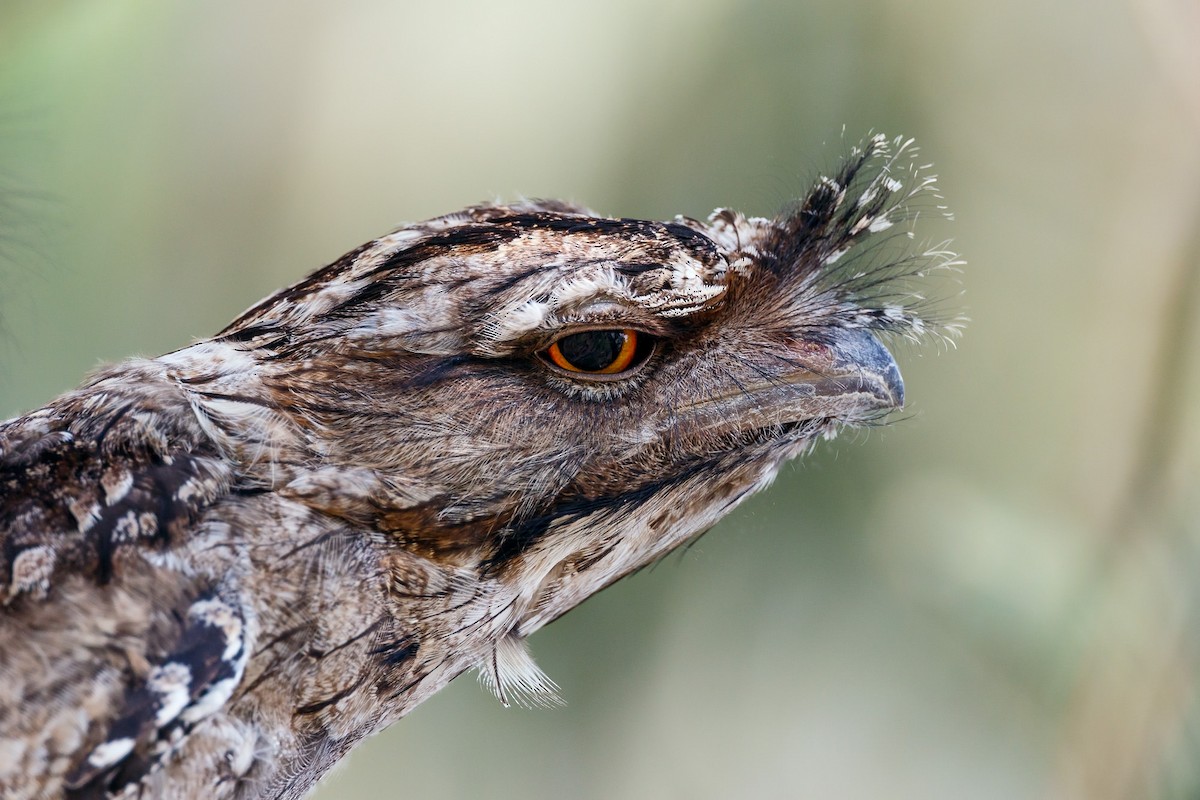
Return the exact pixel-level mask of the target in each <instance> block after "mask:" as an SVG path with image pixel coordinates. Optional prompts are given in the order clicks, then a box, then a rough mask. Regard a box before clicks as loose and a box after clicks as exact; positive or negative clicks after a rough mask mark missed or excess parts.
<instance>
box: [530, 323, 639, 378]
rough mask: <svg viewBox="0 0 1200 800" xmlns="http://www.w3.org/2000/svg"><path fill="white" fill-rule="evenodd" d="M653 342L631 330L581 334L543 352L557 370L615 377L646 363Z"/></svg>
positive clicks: (566, 338) (573, 334)
mask: <svg viewBox="0 0 1200 800" xmlns="http://www.w3.org/2000/svg"><path fill="white" fill-rule="evenodd" d="M652 349H653V339H652V337H650V336H647V335H646V334H644V333H639V332H638V331H635V330H633V329H632V328H619V329H612V330H594V331H580V332H579V333H572V334H569V335H567V336H564V337H562V338H561V339H559V340H558V341H556V342H555V343H554V344H552V345H550V347H548V348H546V350H544V351H543V352H542V356H543V357H544V358H546V359H547V360H548V361H550V363H552V364H554V365H555V366H556V367H559V368H561V369H565V370H566V371H568V372H577V373H581V374H583V375H617V374H619V373H622V372H625V371H626V370H628V369H630V368H632V367H635V366H637V365H638V364H640V363H641V362H643V361H645V360H646V358H647V357H648V356H649V355H650V351H651V350H652Z"/></svg>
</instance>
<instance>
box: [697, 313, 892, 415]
mask: <svg viewBox="0 0 1200 800" xmlns="http://www.w3.org/2000/svg"><path fill="white" fill-rule="evenodd" d="M782 360H783V361H784V362H785V363H786V368H785V369H783V370H782V371H781V372H780V373H777V374H775V375H767V374H765V373H764V372H763V371H762V369H761V367H760V368H759V369H756V370H753V371H747V372H744V373H742V377H741V378H740V379H739V380H737V381H735V384H736V385H733V386H730V387H728V388H727V389H726V390H725V391H722V392H719V393H715V394H713V395H710V396H708V397H705V398H703V399H700V400H697V401H694V402H691V403H688V404H687V405H685V406H682V407H678V408H676V409H675V410H674V413H675V414H678V415H680V416H685V417H690V418H691V419H692V420H694V421H695V422H696V423H697V424H699V425H700V426H702V427H704V428H710V427H712V428H717V427H730V422H731V421H732V420H736V422H734V423H733V427H735V428H737V429H740V430H750V429H759V428H768V427H771V426H778V425H786V424H790V423H796V422H801V421H805V420H818V419H821V420H830V421H838V422H846V423H855V422H863V421H865V420H869V419H875V418H878V417H880V416H882V415H883V414H886V413H887V412H889V411H892V410H895V409H898V408H902V407H903V406H904V380H903V379H902V378H901V377H900V368H899V367H897V366H896V360H895V359H894V358H892V354H891V353H889V352H888V350H887V348H885V347H884V346H883V345H882V344H881V343H880V342H879V340H878V339H876V338H875V337H874V336H873V335H872V334H871V333H870V332H868V331H864V330H857V329H847V328H834V329H830V330H825V331H822V333H821V335H820V337H819V338H811V339H809V338H800V337H798V338H797V339H796V340H794V341H792V342H791V343H790V344H789V345H788V346H787V349H786V351H785V353H784V358H783V359H782ZM733 369H734V370H736V366H734V367H733ZM764 378H765V379H764Z"/></svg>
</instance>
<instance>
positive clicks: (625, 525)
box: [0, 137, 951, 800]
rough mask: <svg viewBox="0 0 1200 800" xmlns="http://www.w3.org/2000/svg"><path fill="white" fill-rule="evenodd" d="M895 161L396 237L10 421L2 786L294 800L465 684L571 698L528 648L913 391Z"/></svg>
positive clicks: (906, 191)
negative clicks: (770, 214)
mask: <svg viewBox="0 0 1200 800" xmlns="http://www.w3.org/2000/svg"><path fill="white" fill-rule="evenodd" d="M906 147H907V143H904V142H900V141H899V140H897V141H895V142H888V141H886V140H884V139H883V138H882V137H876V138H874V139H872V140H871V141H870V142H869V143H868V145H867V146H866V147H865V148H863V149H862V150H859V151H855V153H853V154H852V156H851V157H850V158H849V159H848V160H847V162H846V164H845V165H844V166H843V168H842V170H841V171H840V173H839V174H838V175H836V176H834V177H832V178H825V179H821V180H820V181H819V182H817V183H816V184H815V185H814V187H813V189H812V191H811V192H810V194H809V195H808V196H807V197H806V198H805V199H804V200H803V201H802V202H801V203H799V204H798V205H797V206H796V207H794V208H792V209H789V210H788V211H786V212H785V213H783V214H781V215H780V216H779V217H777V218H775V219H772V220H767V219H746V218H744V217H742V216H740V215H738V214H735V213H733V212H729V211H717V212H714V214H713V216H712V217H711V218H710V219H709V221H708V222H697V221H694V220H688V219H678V220H676V221H674V222H670V223H657V222H646V221H640V220H622V219H609V218H605V217H599V216H596V215H594V214H592V213H591V212H588V211H586V210H584V209H580V208H576V207H574V206H569V205H565V204H561V203H525V204H520V205H515V206H488V207H478V208H471V209H468V210H466V211H463V212H460V213H457V214H453V215H449V216H446V217H441V218H438V219H434V220H431V221H428V222H425V223H421V224H417V225H412V226H409V227H406V228H402V229H400V230H398V231H396V232H394V233H392V234H389V235H387V236H384V237H382V238H380V239H378V240H375V241H373V242H370V243H368V244H366V245H364V246H363V247H360V248H358V249H357V250H355V251H353V252H351V253H349V254H348V255H346V256H345V257H343V258H342V259H341V260H339V261H337V262H336V263H334V264H332V265H330V266H328V267H326V268H324V269H321V270H319V271H317V272H316V273H314V274H313V275H311V276H310V277H308V278H306V279H305V280H303V281H301V282H299V283H297V284H296V285H294V286H292V287H290V288H288V289H285V290H283V291H281V292H279V293H278V294H276V295H274V296H272V297H269V298H267V299H266V300H264V301H263V302H261V303H260V304H258V305H257V306H255V307H254V308H252V309H250V310H249V311H248V312H246V314H244V315H243V316H242V317H241V318H239V319H238V320H236V321H235V322H234V323H233V324H231V325H230V326H229V327H228V328H226V329H225V330H224V331H222V332H221V333H220V334H218V335H217V336H215V337H213V338H211V339H207V340H204V341H201V342H198V343H196V344H194V345H192V346H190V347H186V348H184V349H182V350H178V351H176V352H174V353H170V354H168V355H165V356H163V357H161V358H158V359H153V360H138V361H129V362H126V363H123V364H119V365H117V366H114V367H110V368H107V369H105V370H102V371H101V372H99V373H97V374H96V375H94V376H92V378H91V379H90V380H88V382H87V383H85V384H84V385H83V386H82V387H80V388H79V389H77V390H75V391H73V392H71V393H69V394H66V395H64V396H62V397H60V398H58V399H57V400H55V401H54V402H52V403H51V404H50V405H48V406H46V407H45V408H42V409H39V410H37V411H34V412H32V413H30V414H28V415H26V416H23V417H19V418H17V419H13V420H9V421H8V422H5V423H3V424H2V425H0V602H2V603H3V605H2V606H0V642H3V646H2V647H0V795H3V797H5V798H13V799H14V800H15V799H16V798H42V797H47V798H48V797H60V796H68V797H105V796H118V797H133V796H155V797H157V796H162V797H176V798H201V797H202V798H205V799H206V800H217V798H226V797H237V798H258V797H263V798H266V797H271V798H274V797H283V798H295V797H300V796H302V795H304V794H305V793H306V792H307V791H308V790H309V788H310V787H311V786H312V785H313V783H314V782H315V781H316V780H317V779H318V778H319V777H320V776H321V775H322V774H323V773H324V772H325V771H326V770H327V769H328V768H329V767H330V766H332V765H333V764H334V763H335V762H336V761H337V760H338V758H340V757H341V756H342V755H344V754H345V753H346V752H347V751H348V750H350V748H352V747H353V746H354V745H355V744H356V743H357V742H359V741H360V740H361V739H363V738H364V737H365V736H368V735H370V734H372V733H375V732H377V731H379V730H381V729H382V728H384V727H385V726H387V725H389V724H391V723H392V722H394V721H395V720H397V719H399V718H400V717H401V716H403V715H404V714H405V713H406V712H408V711H409V710H410V709H412V708H413V707H414V706H416V705H417V704H418V703H420V702H421V701H422V700H424V699H425V698H427V697H428V696H429V695H431V694H432V693H434V692H436V691H437V690H438V689H439V688H441V687H442V686H444V685H445V684H446V683H447V682H448V681H450V680H451V679H452V678H454V677H455V676H456V675H458V674H460V673H462V672H463V671H464V670H467V669H470V668H472V667H476V668H479V669H480V670H481V672H482V673H483V674H484V675H485V677H486V681H487V682H488V683H489V684H491V685H492V686H493V688H494V689H495V690H496V691H497V693H498V694H499V695H500V696H501V698H502V699H505V700H506V701H507V699H509V698H513V699H522V698H525V699H527V700H529V701H532V702H544V701H548V700H552V698H553V696H554V695H553V686H552V684H551V683H550V682H549V681H548V679H546V678H545V676H543V675H542V674H541V673H540V671H538V670H537V668H536V667H535V666H534V665H533V664H532V662H531V661H530V660H529V658H528V656H527V655H526V653H525V650H524V641H525V639H526V637H528V636H529V635H530V634H531V633H533V632H534V631H536V630H537V629H538V628H540V627H542V626H543V625H545V624H546V623H548V622H550V621H552V620H554V619H555V618H557V617H558V616H560V615H562V614H563V613H565V612H566V611H568V610H570V609H571V608H573V607H574V606H575V605H577V604H578V603H579V602H581V601H582V600H583V599H585V598H586V597H588V596H589V595H591V594H593V593H594V592H596V591H598V590H599V589H601V588H603V587H604V586H606V585H608V584H610V583H612V582H613V581H615V580H617V579H618V578H620V577H622V576H623V575H626V574H628V573H629V572H631V571H633V570H636V569H637V568H639V567H640V566H643V565H645V564H646V563H648V562H649V561H651V560H653V559H654V558H656V557H658V556H660V555H662V554H663V553H665V552H667V551H669V550H670V549H672V548H673V547H675V546H677V545H678V544H680V543H681V542H684V541H686V540H688V539H689V538H691V537H694V536H696V535H697V534H699V533H701V532H703V531H704V530H706V529H708V528H709V527H711V526H712V525H713V524H714V523H715V522H716V521H717V520H718V519H720V518H721V517H722V516H723V515H725V514H726V513H728V511H729V510H731V509H732V508H733V507H734V506H735V505H736V504H737V503H738V502H739V501H741V500H742V499H743V498H744V497H746V496H747V495H748V494H750V493H752V492H754V491H756V490H758V489H761V488H763V487H764V486H766V485H767V484H768V483H769V482H770V480H771V479H772V477H773V476H774V474H775V472H776V470H777V469H778V467H779V466H780V465H781V464H782V463H783V462H785V461H786V460H787V459H789V458H792V457H794V456H796V455H798V454H800V453H802V452H804V451H805V450H806V449H807V448H808V447H809V446H810V445H811V443H812V442H813V441H814V440H816V439H817V438H819V437H829V436H832V435H833V434H834V433H835V432H836V431H837V430H838V429H839V427H840V426H843V425H854V424H861V423H864V422H870V421H874V420H877V419H879V418H880V417H881V416H882V415H884V414H886V413H887V412H888V411H890V410H891V409H894V408H897V407H899V406H900V405H901V404H902V402H903V389H902V384H901V381H900V375H899V372H898V371H897V369H896V366H895V363H894V362H893V360H892V358H891V356H890V355H889V354H888V353H887V351H886V350H885V349H884V348H883V346H882V345H881V344H880V343H879V341H878V339H877V338H876V337H877V334H879V333H881V332H882V333H894V334H898V335H901V336H909V337H915V338H920V337H922V336H923V335H924V334H926V333H928V332H929V331H930V330H931V329H932V328H931V325H930V323H928V322H927V321H925V320H924V319H923V318H922V316H921V314H922V308H921V306H922V305H923V300H922V299H921V298H920V296H919V295H914V294H912V293H911V288H910V287H909V286H907V285H906V284H907V283H908V282H909V279H910V278H912V277H913V276H916V275H919V273H920V272H921V270H923V269H926V268H929V267H931V266H933V267H936V266H945V265H947V264H949V263H951V261H950V259H951V256H950V255H948V254H946V253H944V252H924V253H920V254H909V255H900V256H896V255H895V254H892V255H890V256H889V255H886V254H885V252H886V248H885V249H883V250H881V249H878V248H874V247H868V248H856V245H857V244H858V243H859V242H861V241H862V240H864V239H866V238H867V237H869V236H874V235H876V234H880V235H879V236H877V237H876V238H875V239H874V240H873V241H876V242H878V241H880V240H882V239H885V238H886V237H888V236H890V235H891V233H887V234H885V233H883V232H884V231H885V230H888V229H891V230H892V233H894V232H895V231H900V230H901V228H902V227H903V226H900V227H896V228H893V227H892V226H893V224H894V223H898V222H902V221H904V220H905V219H906V217H907V211H906V209H907V208H908V206H907V205H906V204H907V201H908V200H909V199H910V198H911V197H912V196H913V195H914V194H916V193H918V192H922V191H925V190H927V189H928V187H929V185H930V180H929V179H928V178H926V177H924V176H922V175H920V174H919V172H918V171H917V170H916V169H914V168H912V167H911V162H910V161H909V160H908V155H907V154H906V153H905V150H906ZM942 330H943V331H944V330H945V328H944V327H943V329H942ZM618 350H619V351H620V352H619V354H618ZM617 358H620V359H622V360H620V361H618V360H616V359H617ZM581 367H582V368H583V369H584V371H579V369H580V368H581ZM594 367H598V368H595V369H594Z"/></svg>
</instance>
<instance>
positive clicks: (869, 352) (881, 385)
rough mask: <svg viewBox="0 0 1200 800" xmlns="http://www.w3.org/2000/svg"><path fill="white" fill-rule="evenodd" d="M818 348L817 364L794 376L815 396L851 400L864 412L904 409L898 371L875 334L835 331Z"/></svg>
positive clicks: (902, 381) (901, 382)
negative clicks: (861, 406)
mask: <svg viewBox="0 0 1200 800" xmlns="http://www.w3.org/2000/svg"><path fill="white" fill-rule="evenodd" d="M820 349H821V350H822V351H823V352H822V353H821V354H820V356H819V357H818V358H817V359H815V362H816V363H813V364H812V365H811V367H810V368H809V369H806V370H802V371H801V373H800V374H798V375H797V376H796V377H797V378H799V379H800V380H801V381H803V382H805V383H811V384H812V385H813V387H814V389H815V391H816V394H817V396H826V397H854V398H855V399H856V400H857V401H859V402H861V403H862V404H863V407H864V410H869V409H870V408H871V406H874V407H875V409H876V410H879V411H890V410H893V409H897V408H903V407H904V379H903V378H902V377H900V368H899V367H898V366H897V365H896V359H894V358H892V354H891V353H890V352H888V349H887V348H886V347H884V346H883V345H882V344H881V343H880V341H879V340H878V339H876V338H875V336H874V335H872V334H871V333H869V332H867V331H864V330H851V329H834V331H833V332H832V334H831V336H830V338H827V339H825V341H824V342H823V343H822V344H821V345H820ZM821 362H825V363H821ZM826 364H827V365H826ZM805 373H808V374H807V375H805Z"/></svg>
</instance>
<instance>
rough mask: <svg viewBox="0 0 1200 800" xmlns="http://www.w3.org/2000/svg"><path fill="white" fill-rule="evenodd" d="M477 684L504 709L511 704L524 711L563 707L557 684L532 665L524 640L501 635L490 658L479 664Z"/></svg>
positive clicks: (536, 666)
mask: <svg viewBox="0 0 1200 800" xmlns="http://www.w3.org/2000/svg"><path fill="white" fill-rule="evenodd" d="M477 669H478V670H479V682H480V683H481V684H483V685H484V687H486V688H487V690H488V691H490V692H491V693H492V694H494V695H496V697H497V698H498V699H499V700H500V702H501V704H503V706H504V707H505V708H508V707H509V705H510V704H511V703H516V704H517V705H520V706H524V707H525V708H552V707H554V706H561V705H564V701H563V699H562V697H561V696H560V695H559V693H558V685H557V684H555V683H554V681H552V680H551V679H550V677H549V676H548V675H546V673H545V672H542V669H541V667H539V666H538V665H537V664H536V663H534V660H533V656H532V655H530V653H529V648H528V645H527V644H526V640H525V639H523V638H520V637H517V636H512V635H508V636H503V637H501V638H500V639H499V640H498V641H497V642H496V646H495V649H493V650H492V656H491V658H490V659H489V660H488V661H487V662H486V663H484V664H480V665H479V666H478V667H477Z"/></svg>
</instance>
